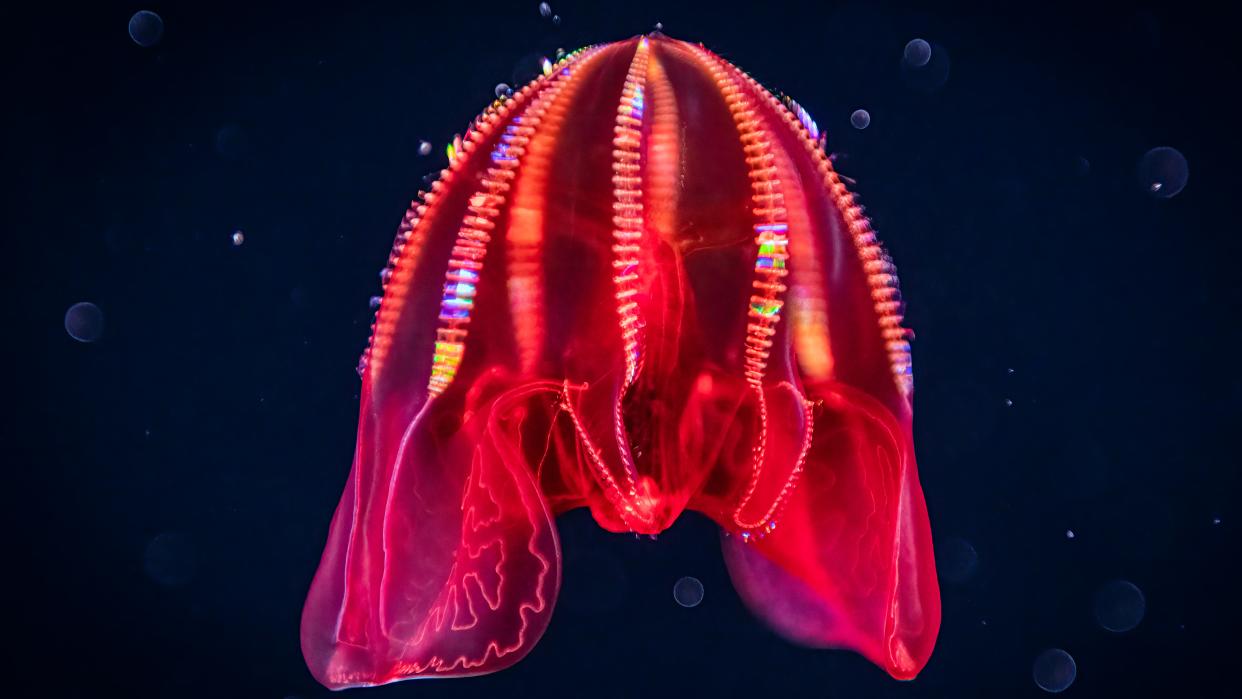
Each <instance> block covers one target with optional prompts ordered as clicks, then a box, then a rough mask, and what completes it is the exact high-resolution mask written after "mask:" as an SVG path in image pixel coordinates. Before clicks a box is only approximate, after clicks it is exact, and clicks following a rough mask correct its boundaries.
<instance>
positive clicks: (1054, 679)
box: [1032, 648, 1078, 694]
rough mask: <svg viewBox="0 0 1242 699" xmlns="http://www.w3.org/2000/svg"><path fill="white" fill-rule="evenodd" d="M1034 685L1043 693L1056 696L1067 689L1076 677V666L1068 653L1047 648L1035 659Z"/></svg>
mask: <svg viewBox="0 0 1242 699" xmlns="http://www.w3.org/2000/svg"><path fill="white" fill-rule="evenodd" d="M1032 674H1033V675H1034V677H1035V684H1037V685H1039V688H1040V689H1042V690H1044V691H1045V692H1051V693H1052V694H1056V693H1058V692H1064V691H1065V690H1067V689H1069V686H1070V685H1071V684H1074V678H1075V677H1077V676H1078V666H1077V665H1076V664H1074V659H1073V658H1072V657H1070V654H1069V653H1066V652H1065V651H1063V650H1061V649H1060V648H1049V649H1048V650H1046V651H1044V652H1043V653H1040V654H1039V657H1038V658H1035V665H1034V668H1033V673H1032Z"/></svg>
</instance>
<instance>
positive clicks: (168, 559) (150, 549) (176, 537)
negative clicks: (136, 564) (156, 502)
mask: <svg viewBox="0 0 1242 699" xmlns="http://www.w3.org/2000/svg"><path fill="white" fill-rule="evenodd" d="M142 568H143V570H145V571H146V573H147V576H148V577H150V578H151V579H152V580H154V581H155V582H157V583H159V584H160V585H166V586H168V587H175V586H177V585H184V584H186V583H188V582H190V580H191V579H193V578H194V573H195V571H196V570H197V568H198V562H197V560H196V558H195V555H194V546H193V544H192V543H191V542H190V539H189V537H187V536H186V535H184V534H181V533H178V532H164V533H162V534H160V535H158V536H156V537H155V538H154V539H152V540H151V542H150V543H149V544H147V550H146V553H145V554H144V555H143V559H142Z"/></svg>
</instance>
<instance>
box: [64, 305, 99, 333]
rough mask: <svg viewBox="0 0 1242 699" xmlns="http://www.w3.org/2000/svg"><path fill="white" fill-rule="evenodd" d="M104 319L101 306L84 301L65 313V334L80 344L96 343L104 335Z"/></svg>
mask: <svg viewBox="0 0 1242 699" xmlns="http://www.w3.org/2000/svg"><path fill="white" fill-rule="evenodd" d="M103 329H104V317H103V311H101V310H99V306H96V305H95V304H93V303H91V302H89V301H83V302H81V303H75V304H73V305H72V306H70V307H69V310H68V311H65V332H67V333H69V337H72V338H73V339H75V340H77V341H78V342H94V341H96V340H98V339H99V338H100V336H102V335H103Z"/></svg>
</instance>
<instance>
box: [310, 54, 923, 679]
mask: <svg viewBox="0 0 1242 699" xmlns="http://www.w3.org/2000/svg"><path fill="white" fill-rule="evenodd" d="M544 73H545V74H544V75H543V76H542V77H540V78H538V79H537V80H535V81H534V82H533V83H531V84H530V85H528V86H526V87H524V88H522V89H521V90H517V91H515V92H514V93H512V94H511V95H508V96H506V97H503V98H501V99H499V100H498V101H497V102H496V103H494V104H493V105H492V106H491V107H490V108H489V109H488V110H487V111H486V112H485V113H484V114H483V115H482V116H481V117H479V119H478V120H476V122H475V123H474V124H473V125H472V127H471V128H470V130H469V131H468V132H467V134H466V135H465V137H464V138H462V139H461V140H460V142H459V143H458V144H456V145H455V147H454V148H453V149H451V164H450V166H449V168H448V169H446V170H445V171H444V172H443V173H442V176H441V178H440V179H439V181H437V182H436V183H435V185H433V187H432V189H431V192H429V193H426V194H424V195H421V196H420V200H419V201H416V202H415V203H414V205H413V206H412V207H411V209H410V211H409V213H408V214H407V216H406V217H405V219H404V221H403V222H402V225H401V227H400V230H399V232H398V236H397V242H396V245H395V246H394V249H393V253H392V256H391V258H390V265H389V267H388V268H387V269H386V270H385V273H384V274H383V278H384V295H383V298H382V300H381V302H380V304H379V307H378V310H377V313H376V321H375V326H374V331H373V334H372V337H371V343H370V347H369V349H368V350H367V353H366V354H365V355H364V357H363V361H362V363H361V365H360V371H361V374H362V395H361V402H362V405H361V414H360V416H359V427H358V443H357V448H356V451H355V454H354V463H353V469H352V471H351V472H350V475H349V481H348V483H347V485H346V488H345V492H344V495H343V496H342V498H341V503H340V505H339V507H338V508H337V511H336V515H335V517H334V518H333V521H332V525H331V529H330V532H329V535H328V542H327V546H326V548H325V551H324V555H323V560H322V562H321V564H320V567H319V570H318V572H317V574H316V576H315V579H314V582H313V584H312V586H311V590H310V594H309V596H308V598H307V601H306V607H305V611H304V614H303V620H302V648H303V653H304V655H305V657H306V660H307V663H308V665H309V666H310V669H311V671H312V672H313V673H314V675H315V677H316V678H317V679H319V681H320V682H322V683H323V684H325V685H327V686H328V687H332V688H343V687H351V686H358V685H370V684H381V683H385V682H391V681H395V680H400V679H407V678H412V677H420V676H461V675H473V674H481V673H486V672H492V671H495V670H498V669H501V668H504V667H507V666H509V665H511V664H513V663H514V662H516V661H517V660H519V659H520V658H521V657H523V656H524V655H525V654H526V653H527V652H528V651H529V650H530V649H531V647H532V646H533V645H534V644H535V642H536V641H537V640H538V639H539V637H540V635H541V634H542V633H543V631H544V629H545V628H546V627H547V624H548V621H549V618H550V616H551V614H552V608H553V606H554V603H555V600H556V595H557V590H558V588H559V585H560V574H561V570H560V559H561V556H560V549H559V543H558V540H557V536H556V530H555V526H554V521H553V518H554V517H555V516H556V515H557V514H559V513H561V512H564V511H566V510H569V509H572V508H576V507H583V506H585V507H589V508H590V510H591V512H592V514H593V515H594V517H595V519H596V521H598V522H599V524H600V525H601V526H603V527H604V528H606V529H608V530H610V531H615V532H638V533H645V534H654V533H657V532H660V531H662V530H664V529H665V528H667V527H668V526H669V525H670V524H671V523H672V522H673V521H674V520H675V519H676V518H677V517H678V515H679V514H680V513H681V512H682V511H684V510H685V509H687V508H689V509H693V510H696V511H699V512H702V513H704V514H706V515H707V516H709V517H711V518H712V519H714V520H715V521H716V522H718V523H719V524H720V526H721V528H722V530H723V532H724V536H723V546H724V550H725V557H726V561H727V563H728V567H729V571H730V573H731V575H732V577H733V580H734V583H735V586H736V587H737V589H738V591H739V593H740V594H741V596H742V598H743V599H744V600H745V602H746V603H747V604H748V606H749V607H750V608H751V609H752V610H753V611H754V612H755V613H756V614H757V615H758V616H760V617H761V618H763V619H764V620H765V621H767V622H768V623H769V624H770V625H771V626H772V627H773V628H775V629H776V630H777V631H778V632H780V633H781V634H783V635H785V636H786V637H788V638H790V639H792V640H794V641H797V642H800V643H803V644H808V645H815V646H825V647H847V648H853V649H855V650H857V651H858V652H860V653H862V654H864V655H865V656H866V657H868V658H870V659H871V660H872V661H874V662H875V663H877V664H879V665H880V666H882V667H883V668H884V669H885V670H887V671H888V672H889V673H890V674H892V675H893V676H894V677H899V678H910V677H913V676H914V675H915V674H916V673H917V672H918V671H919V670H920V669H921V668H922V667H923V665H924V664H925V663H926V662H927V659H928V656H929V655H930V653H931V650H932V646H933V644H934V642H935V637H936V633H937V631H938V628H939V624H940V601H939V593H938V588H937V582H936V574H935V566H934V563H933V560H932V545H931V536H930V532H929V527H928V520H927V513H926V509H925V507H924V503H923V496H922V492H921V490H920V487H919V483H918V477H917V474H916V470H915V461H914V453H913V448H912V443H911V420H912V413H911V391H912V380H911V372H910V355H909V344H908V340H909V335H908V332H907V331H906V330H904V329H903V328H902V326H901V299H900V295H899V292H898V288H897V278H896V276H895V270H894V268H893V266H892V264H891V262H890V260H889V258H888V256H887V255H886V254H885V252H884V251H883V250H882V248H881V247H880V245H879V243H878V242H877V240H876V238H875V235H874V233H873V232H872V231H871V229H870V226H869V224H868V222H867V219H866V218H865V217H864V216H863V215H862V213H861V209H860V207H858V206H857V205H856V204H855V203H854V199H853V197H852V195H851V194H850V193H849V192H848V191H847V190H846V188H845V186H844V184H842V182H841V181H840V179H839V178H838V176H837V175H836V174H835V173H834V172H833V169H832V166H831V164H830V163H829V161H828V159H827V157H826V156H825V155H824V153H823V150H822V148H821V144H820V142H819V133H818V129H817V127H816V126H815V124H814V122H813V121H812V120H811V119H810V117H809V116H808V115H807V114H806V112H805V111H804V110H802V109H801V108H800V107H798V106H797V104H796V103H793V102H792V101H788V100H786V101H782V100H780V99H778V98H777V97H774V96H773V95H772V94H770V93H769V92H767V91H766V90H764V89H763V88H762V87H761V86H759V85H758V84H757V83H755V82H754V81H753V80H751V79H750V78H749V77H748V76H747V75H746V74H745V73H742V72H741V71H739V70H738V69H737V68H735V67H734V66H732V65H730V64H729V63H727V62H725V61H723V60H722V59H720V58H719V57H717V56H716V55H714V54H712V53H711V52H709V51H707V50H706V49H704V48H702V47H700V46H698V45H693V44H688V43H685V42H681V41H675V40H672V39H669V38H667V37H665V36H663V35H661V34H653V35H649V36H646V37H636V38H634V39H631V40H628V41H622V42H617V43H613V44H605V45H599V46H593V47H588V48H586V49H583V50H581V51H578V52H575V53H573V54H570V55H568V56H566V57H565V58H564V59H563V60H561V61H559V62H558V63H556V64H555V65H548V66H545V71H544Z"/></svg>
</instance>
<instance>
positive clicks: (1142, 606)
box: [1095, 580, 1147, 633]
mask: <svg viewBox="0 0 1242 699" xmlns="http://www.w3.org/2000/svg"><path fill="white" fill-rule="evenodd" d="M1146 611H1147V600H1146V599H1144V598H1143V591H1142V590H1140V589H1138V587H1137V586H1136V585H1135V584H1134V583H1132V582H1129V581H1128V580H1114V581H1112V582H1109V583H1105V584H1104V585H1103V586H1101V587H1100V589H1099V590H1098V591H1096V593H1095V620H1096V621H1098V622H1099V623H1100V626H1102V627H1104V628H1105V629H1107V630H1109V631H1112V632H1113V633H1124V632H1126V631H1130V630H1131V629H1133V628H1134V627H1136V626H1138V625H1139V622H1141V621H1142V620H1143V615H1144V614H1145V613H1146Z"/></svg>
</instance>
